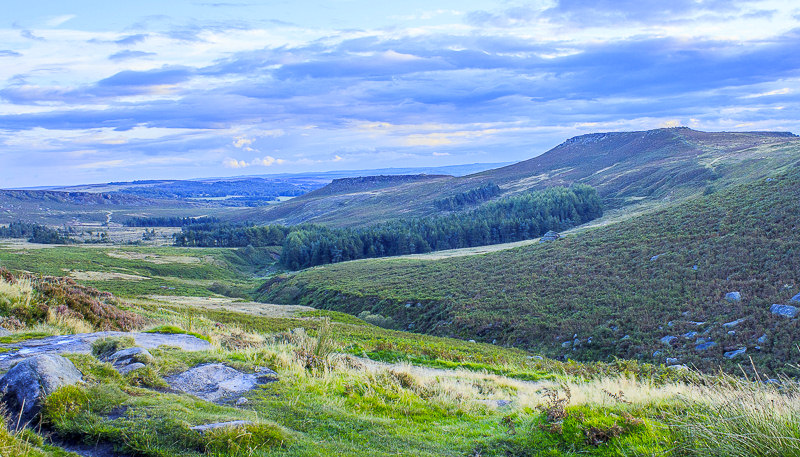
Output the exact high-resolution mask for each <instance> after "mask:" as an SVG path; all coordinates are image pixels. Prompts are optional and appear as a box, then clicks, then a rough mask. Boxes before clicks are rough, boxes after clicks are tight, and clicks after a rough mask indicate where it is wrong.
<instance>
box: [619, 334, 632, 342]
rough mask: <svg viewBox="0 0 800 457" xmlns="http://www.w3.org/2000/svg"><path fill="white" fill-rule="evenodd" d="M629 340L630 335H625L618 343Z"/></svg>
mask: <svg viewBox="0 0 800 457" xmlns="http://www.w3.org/2000/svg"><path fill="white" fill-rule="evenodd" d="M629 339H631V336H630V335H625V336H623V337H622V338H620V339H619V340H620V341H625V340H629Z"/></svg>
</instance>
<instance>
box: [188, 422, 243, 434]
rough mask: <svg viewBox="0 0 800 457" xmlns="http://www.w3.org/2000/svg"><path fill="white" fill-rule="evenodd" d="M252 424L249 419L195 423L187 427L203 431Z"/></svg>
mask: <svg viewBox="0 0 800 457" xmlns="http://www.w3.org/2000/svg"><path fill="white" fill-rule="evenodd" d="M252 424H253V422H251V421H228V422H215V423H213V424H205V425H195V426H194V427H189V429H190V430H194V431H196V432H200V433H205V432H207V431H209V430H216V429H218V428H229V427H241V426H243V425H252Z"/></svg>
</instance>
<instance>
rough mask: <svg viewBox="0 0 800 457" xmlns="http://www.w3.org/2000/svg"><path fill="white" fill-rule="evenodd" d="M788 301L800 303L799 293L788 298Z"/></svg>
mask: <svg viewBox="0 0 800 457" xmlns="http://www.w3.org/2000/svg"><path fill="white" fill-rule="evenodd" d="M789 301H795V302H798V303H800V294H797V295H795V296H794V297H792V298H790V299H789Z"/></svg>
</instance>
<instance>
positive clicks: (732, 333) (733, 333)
mask: <svg viewBox="0 0 800 457" xmlns="http://www.w3.org/2000/svg"><path fill="white" fill-rule="evenodd" d="M728 335H736V330H728Z"/></svg>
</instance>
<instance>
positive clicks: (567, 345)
mask: <svg viewBox="0 0 800 457" xmlns="http://www.w3.org/2000/svg"><path fill="white" fill-rule="evenodd" d="M570 346H572V341H564V342H563V343H561V347H562V348H568V347H570Z"/></svg>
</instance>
